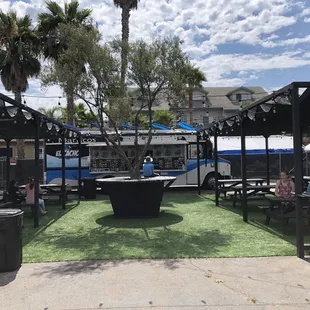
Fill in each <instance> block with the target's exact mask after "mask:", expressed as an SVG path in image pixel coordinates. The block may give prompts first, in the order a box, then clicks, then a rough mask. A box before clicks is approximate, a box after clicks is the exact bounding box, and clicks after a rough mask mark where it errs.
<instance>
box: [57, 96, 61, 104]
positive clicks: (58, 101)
mask: <svg viewBox="0 0 310 310" xmlns="http://www.w3.org/2000/svg"><path fill="white" fill-rule="evenodd" d="M60 99H61V97H59V98H58V106H61V102H60Z"/></svg>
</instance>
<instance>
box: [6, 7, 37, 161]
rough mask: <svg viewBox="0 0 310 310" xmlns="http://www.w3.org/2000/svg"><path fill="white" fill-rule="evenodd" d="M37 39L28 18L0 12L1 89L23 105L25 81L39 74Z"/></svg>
mask: <svg viewBox="0 0 310 310" xmlns="http://www.w3.org/2000/svg"><path fill="white" fill-rule="evenodd" d="M38 52H39V44H38V38H37V36H36V34H35V32H34V31H33V29H32V28H31V18H30V16H29V15H25V16H24V17H21V18H18V17H17V16H16V12H13V11H12V12H9V13H7V14H5V13H3V12H2V11H0V75H1V81H2V84H3V86H4V88H5V89H6V90H7V91H12V92H13V93H14V95H15V100H16V101H17V102H19V103H22V93H23V92H25V91H26V90H27V88H28V86H29V85H28V78H30V77H34V76H37V75H38V74H39V72H40V68H41V65H40V61H39V60H38V59H37V56H38ZM17 158H18V159H23V158H25V150H24V141H23V140H18V141H17Z"/></svg>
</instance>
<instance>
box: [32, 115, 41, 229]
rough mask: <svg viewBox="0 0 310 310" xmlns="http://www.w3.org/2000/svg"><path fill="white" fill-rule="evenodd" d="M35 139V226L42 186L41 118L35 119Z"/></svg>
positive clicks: (37, 221) (37, 218)
mask: <svg viewBox="0 0 310 310" xmlns="http://www.w3.org/2000/svg"><path fill="white" fill-rule="evenodd" d="M34 136H35V139H34V166H35V170H34V212H33V226H34V227H39V224H40V223H39V195H40V192H39V188H40V157H39V156H40V119H39V117H36V119H35V135H34Z"/></svg>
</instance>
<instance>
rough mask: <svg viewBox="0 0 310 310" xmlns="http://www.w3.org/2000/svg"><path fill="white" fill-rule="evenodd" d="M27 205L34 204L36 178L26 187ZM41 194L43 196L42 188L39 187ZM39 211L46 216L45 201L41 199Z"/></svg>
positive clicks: (31, 179) (30, 179)
mask: <svg viewBox="0 0 310 310" xmlns="http://www.w3.org/2000/svg"><path fill="white" fill-rule="evenodd" d="M25 192H26V203H27V204H34V178H33V177H31V178H29V183H28V184H27V185H26V187H25ZM39 193H40V194H42V190H41V187H40V186H39ZM39 211H40V213H41V214H46V213H47V211H46V210H45V204H44V200H43V199H41V198H39Z"/></svg>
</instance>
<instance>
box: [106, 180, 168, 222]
mask: <svg viewBox="0 0 310 310" xmlns="http://www.w3.org/2000/svg"><path fill="white" fill-rule="evenodd" d="M105 189H106V191H107V192H108V194H109V197H110V201H111V204H112V208H113V212H114V215H115V216H116V217H118V218H133V217H135V218H137V217H157V216H158V215H159V209H160V204H161V201H162V198H163V193H164V182H163V181H155V180H154V181H152V180H150V181H149V182H139V181H136V182H130V181H129V182H126V181H123V182H122V181H119V182H111V183H106V184H105Z"/></svg>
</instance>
